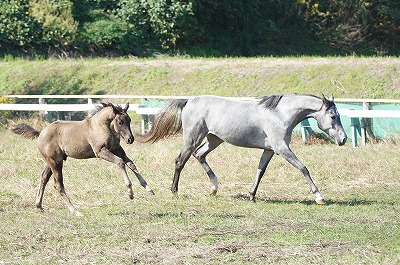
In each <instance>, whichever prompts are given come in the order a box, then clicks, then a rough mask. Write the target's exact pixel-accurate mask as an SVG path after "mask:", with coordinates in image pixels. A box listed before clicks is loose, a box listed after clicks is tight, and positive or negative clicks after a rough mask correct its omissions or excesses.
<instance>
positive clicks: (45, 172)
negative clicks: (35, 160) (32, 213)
mask: <svg viewBox="0 0 400 265" xmlns="http://www.w3.org/2000/svg"><path fill="white" fill-rule="evenodd" d="M52 174H53V172H52V171H51V168H50V167H49V166H48V165H46V166H45V168H44V169H43V171H42V176H41V178H40V184H39V189H38V192H37V195H36V202H35V204H36V207H37V208H38V209H40V210H43V206H42V201H43V194H44V189H45V188H46V184H47V182H49V179H50V176H51V175H52Z"/></svg>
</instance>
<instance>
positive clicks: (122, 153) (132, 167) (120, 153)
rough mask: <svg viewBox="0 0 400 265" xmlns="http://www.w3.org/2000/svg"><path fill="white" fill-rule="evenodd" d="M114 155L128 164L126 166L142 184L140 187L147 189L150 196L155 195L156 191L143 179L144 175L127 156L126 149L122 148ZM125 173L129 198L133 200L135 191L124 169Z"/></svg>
mask: <svg viewBox="0 0 400 265" xmlns="http://www.w3.org/2000/svg"><path fill="white" fill-rule="evenodd" d="M114 154H115V155H116V156H118V157H120V158H122V160H123V161H124V162H125V163H126V165H127V166H128V167H129V169H130V170H132V172H133V173H134V174H135V176H136V177H137V179H138V180H139V182H140V185H142V187H143V188H145V189H146V190H147V191H148V192H149V193H150V194H152V195H154V191H153V190H152V189H151V188H150V186H149V185H148V184H147V182H146V180H144V178H143V177H142V175H141V174H140V173H139V170H138V169H137V168H136V166H135V164H134V163H133V162H132V160H131V159H129V157H128V156H127V155H126V153H125V151H124V149H122V147H121V146H120V147H119V148H118V149H117V150H115V152H114ZM123 171H124V179H125V184H126V186H127V187H128V189H129V197H130V198H131V199H133V190H132V182H131V180H130V179H129V177H128V174H127V173H126V170H125V168H123Z"/></svg>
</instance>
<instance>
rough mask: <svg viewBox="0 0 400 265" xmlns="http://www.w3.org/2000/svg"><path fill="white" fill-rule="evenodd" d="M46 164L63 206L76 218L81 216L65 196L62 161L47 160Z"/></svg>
mask: <svg viewBox="0 0 400 265" xmlns="http://www.w3.org/2000/svg"><path fill="white" fill-rule="evenodd" d="M47 162H48V164H49V166H50V168H51V171H52V172H53V176H54V186H55V188H56V189H57V191H58V192H59V193H60V195H61V197H62V198H63V199H64V202H65V204H66V205H67V207H68V209H69V211H70V212H71V213H72V214H75V215H76V216H82V214H81V213H80V212H79V211H78V210H77V209H76V208H75V206H74V205H73V204H72V203H71V201H70V199H69V198H68V196H67V194H66V193H65V188H64V181H63V175H62V167H63V161H62V160H61V161H59V162H56V161H54V160H53V159H47Z"/></svg>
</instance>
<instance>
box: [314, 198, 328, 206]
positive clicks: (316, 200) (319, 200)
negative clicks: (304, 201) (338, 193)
mask: <svg viewBox="0 0 400 265" xmlns="http://www.w3.org/2000/svg"><path fill="white" fill-rule="evenodd" d="M315 202H316V203H317V204H319V205H325V204H326V203H325V200H324V199H315Z"/></svg>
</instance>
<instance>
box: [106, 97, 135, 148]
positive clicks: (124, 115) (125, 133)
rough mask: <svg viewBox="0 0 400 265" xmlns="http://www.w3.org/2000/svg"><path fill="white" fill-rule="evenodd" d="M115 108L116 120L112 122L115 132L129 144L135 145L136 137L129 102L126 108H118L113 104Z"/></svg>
mask: <svg viewBox="0 0 400 265" xmlns="http://www.w3.org/2000/svg"><path fill="white" fill-rule="evenodd" d="M111 107H112V108H113V111H114V114H115V118H114V120H113V121H112V122H111V125H112V127H113V128H114V130H115V132H116V133H118V134H119V135H120V136H121V137H122V138H123V139H124V140H125V141H126V143H128V144H131V143H133V141H134V137H133V134H132V131H131V118H130V117H129V115H128V112H127V110H128V108H129V102H128V103H127V104H126V105H125V108H121V107H119V106H118V107H117V106H115V105H113V104H111Z"/></svg>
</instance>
